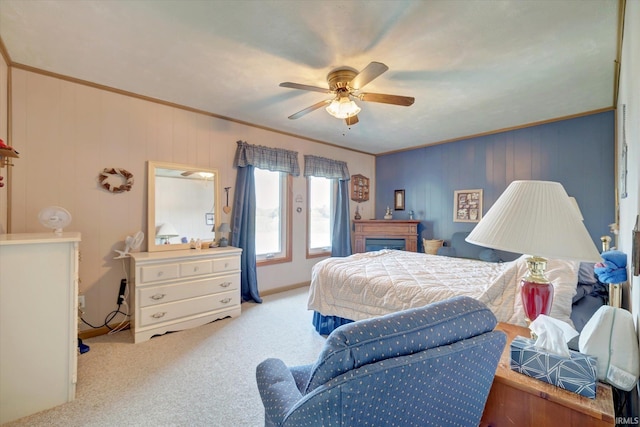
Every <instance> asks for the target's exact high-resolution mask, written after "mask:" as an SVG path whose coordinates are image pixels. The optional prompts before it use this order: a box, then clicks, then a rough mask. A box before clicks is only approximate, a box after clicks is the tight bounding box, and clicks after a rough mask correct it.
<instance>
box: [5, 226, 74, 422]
mask: <svg viewBox="0 0 640 427" xmlns="http://www.w3.org/2000/svg"><path fill="white" fill-rule="evenodd" d="M79 244H80V233H62V234H61V235H55V234H54V233H53V232H51V233H25V234H2V235H0V424H3V423H6V422H9V421H12V420H15V419H18V418H21V417H24V416H27V415H30V414H33V413H36V412H39V411H42V410H45V409H49V408H52V407H54V406H57V405H60V404H63V403H66V402H69V401H71V400H73V399H74V398H75V393H76V381H77V361H78V317H77V315H78V313H77V306H78V253H79V252H78V250H79V249H78V246H79Z"/></svg>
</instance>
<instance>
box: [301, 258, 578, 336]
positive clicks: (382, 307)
mask: <svg viewBox="0 0 640 427" xmlns="http://www.w3.org/2000/svg"><path fill="white" fill-rule="evenodd" d="M526 258H527V256H525V255H523V256H522V257H520V258H518V259H517V260H515V261H511V262H505V263H490V262H484V261H477V260H470V259H461V258H451V257H443V256H438V255H429V254H423V253H416V252H406V251H397V250H387V249H385V250H381V251H377V252H366V253H360V254H354V255H351V256H349V257H344V258H327V259H325V260H322V261H320V262H318V263H317V264H316V265H315V266H314V267H313V269H312V274H311V288H310V290H309V302H308V308H309V309H310V310H315V311H317V312H319V313H321V314H323V315H325V316H340V317H343V318H346V319H351V320H362V319H368V318H371V317H376V316H381V315H384V314H388V313H392V312H395V311H400V310H405V309H407V308H411V307H419V306H423V305H425V304H429V303H432V302H435V301H441V300H444V299H448V298H451V297H454V296H456V295H467V296H469V297H472V298H475V299H477V300H479V301H481V302H483V303H485V304H486V305H487V306H488V307H489V308H490V309H491V311H493V313H494V314H495V315H496V317H497V318H498V321H500V322H508V323H514V324H518V325H525V320H524V319H525V316H524V312H523V309H522V301H521V299H520V279H521V278H522V277H523V276H524V275H525V273H526V271H527V264H526ZM578 268H579V263H578V262H573V261H562V260H549V262H548V263H547V270H546V273H547V277H548V278H549V279H550V280H551V282H552V283H553V285H554V300H553V306H552V309H551V314H550V315H551V317H554V318H556V319H560V320H563V321H565V322H567V323H569V324H570V325H572V326H573V323H572V322H571V319H570V317H569V316H570V315H571V303H572V298H573V296H574V295H575V294H576V285H577V283H578Z"/></svg>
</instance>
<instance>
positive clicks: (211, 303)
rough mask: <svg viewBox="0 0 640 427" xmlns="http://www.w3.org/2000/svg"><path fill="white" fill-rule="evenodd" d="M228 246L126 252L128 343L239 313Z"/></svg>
mask: <svg viewBox="0 0 640 427" xmlns="http://www.w3.org/2000/svg"><path fill="white" fill-rule="evenodd" d="M241 253H242V249H238V248H234V247H230V246H229V247H226V248H215V249H202V250H193V249H187V250H178V251H168V252H146V253H145V252H140V253H132V254H131V260H132V261H131V277H132V278H133V280H132V282H133V283H132V291H133V292H132V293H133V308H134V313H133V320H132V322H131V323H132V328H131V329H132V332H133V340H134V342H136V343H138V342H142V341H146V340H148V339H149V338H151V337H152V336H154V335H160V334H164V333H166V332H170V331H180V330H183V329H187V328H193V327H195V326H200V325H204V324H205V323H209V322H211V321H213V320H217V319H222V318H224V317H236V316H239V315H240V311H241V310H240V303H241V300H240V254H241Z"/></svg>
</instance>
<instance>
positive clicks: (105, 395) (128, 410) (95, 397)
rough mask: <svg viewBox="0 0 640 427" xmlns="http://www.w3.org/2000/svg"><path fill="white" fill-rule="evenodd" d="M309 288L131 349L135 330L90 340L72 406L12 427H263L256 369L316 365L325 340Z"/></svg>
mask: <svg viewBox="0 0 640 427" xmlns="http://www.w3.org/2000/svg"><path fill="white" fill-rule="evenodd" d="M307 292H308V288H307V287H305V288H300V289H295V290H292V291H287V292H282V293H279V294H274V295H269V296H266V297H264V298H263V299H264V302H263V303H262V304H253V303H244V304H242V315H241V316H240V317H238V318H235V319H223V320H219V321H217V322H213V323H210V324H208V325H204V326H200V327H198V328H194V329H189V330H186V331H180V332H175V333H170V334H166V335H164V336H160V337H155V338H153V339H151V340H150V341H147V342H144V343H139V344H133V338H132V336H131V332H130V331H123V332H119V333H117V334H113V335H103V336H100V337H96V338H91V339H88V340H85V344H88V345H89V346H90V347H91V350H90V351H89V352H87V353H85V354H82V355H79V356H78V385H77V390H76V399H75V400H74V401H73V402H69V403H67V404H64V405H61V406H57V407H55V408H53V409H50V410H47V411H44V412H40V413H38V414H34V415H31V416H29V417H26V418H23V419H20V420H18V421H16V422H13V423H9V424H6V426H65V427H70V426H83V427H84V426H224V427H227V426H228V427H239V426H260V425H264V421H263V417H264V409H263V406H262V403H261V401H260V395H259V393H258V389H257V387H256V380H255V368H256V365H257V364H258V363H260V362H261V361H262V360H264V359H266V358H268V357H278V358H280V359H282V360H284V361H285V363H286V364H288V365H298V364H307V363H312V362H313V361H314V360H315V358H316V357H317V355H318V352H319V350H320V348H321V347H322V344H323V343H324V338H323V337H321V336H320V335H318V334H317V332H316V331H315V329H314V328H313V326H312V324H311V317H312V313H311V312H310V311H308V310H307V308H306V303H307Z"/></svg>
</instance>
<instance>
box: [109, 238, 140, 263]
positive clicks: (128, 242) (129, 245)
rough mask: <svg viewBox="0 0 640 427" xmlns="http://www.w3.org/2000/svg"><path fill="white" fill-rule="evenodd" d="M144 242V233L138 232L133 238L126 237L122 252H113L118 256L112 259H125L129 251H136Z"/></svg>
mask: <svg viewBox="0 0 640 427" xmlns="http://www.w3.org/2000/svg"><path fill="white" fill-rule="evenodd" d="M143 240H144V233H143V232H142V231H138V232H137V233H136V234H135V235H134V236H133V237H131V236H127V238H126V239H124V251H119V250H117V249H116V250H115V251H116V252H117V253H118V254H120V255H118V256H117V257H115V258H114V259H120V258H126V257H127V255H129V251H131V250H132V249H138V248H139V247H140V245H141V244H142V241H143Z"/></svg>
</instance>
